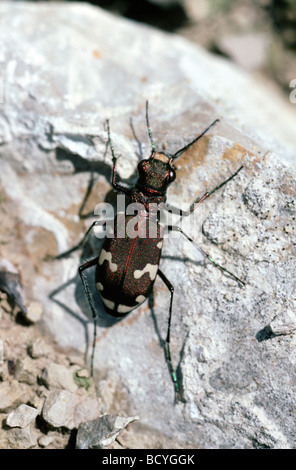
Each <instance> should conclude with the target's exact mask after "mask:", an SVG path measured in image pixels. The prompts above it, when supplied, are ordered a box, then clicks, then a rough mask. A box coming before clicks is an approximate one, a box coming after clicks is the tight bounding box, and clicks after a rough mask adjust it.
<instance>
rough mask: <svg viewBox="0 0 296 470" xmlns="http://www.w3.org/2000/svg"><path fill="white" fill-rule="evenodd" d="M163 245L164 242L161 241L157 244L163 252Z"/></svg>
mask: <svg viewBox="0 0 296 470" xmlns="http://www.w3.org/2000/svg"><path fill="white" fill-rule="evenodd" d="M162 245H163V243H162V241H160V242H158V243H157V245H156V246H157V248H158V249H159V250H161V249H162Z"/></svg>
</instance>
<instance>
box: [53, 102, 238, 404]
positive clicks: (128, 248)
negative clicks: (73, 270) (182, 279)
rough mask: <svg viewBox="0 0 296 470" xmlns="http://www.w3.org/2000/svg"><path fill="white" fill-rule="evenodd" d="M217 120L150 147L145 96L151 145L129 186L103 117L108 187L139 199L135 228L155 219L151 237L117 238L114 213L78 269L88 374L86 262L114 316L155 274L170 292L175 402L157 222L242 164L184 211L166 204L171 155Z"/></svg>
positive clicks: (141, 297) (136, 301) (140, 296)
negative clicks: (161, 147) (175, 143)
mask: <svg viewBox="0 0 296 470" xmlns="http://www.w3.org/2000/svg"><path fill="white" fill-rule="evenodd" d="M218 121H219V119H216V120H215V121H214V122H212V124H210V125H209V126H208V127H207V128H206V129H205V130H204V131H203V132H202V133H201V134H200V135H199V136H198V137H196V138H195V139H193V140H192V141H191V142H189V143H188V144H187V145H185V146H184V147H182V148H181V149H180V150H178V151H177V152H175V153H174V154H170V153H167V152H158V151H156V150H155V145H154V141H153V138H152V133H151V129H150V123H149V118H148V101H146V125H147V130H148V136H149V140H150V144H151V148H152V150H151V155H150V157H149V158H148V159H143V160H141V161H140V162H139V163H138V180H137V182H136V184H135V186H133V187H130V188H128V187H126V186H124V185H122V184H120V183H119V182H118V175H117V171H116V165H117V157H116V156H115V153H114V149H113V144H112V140H111V134H110V127H109V120H107V121H106V125H107V132H108V145H109V146H110V150H111V154H112V161H113V170H112V186H113V188H114V189H115V190H116V191H117V192H119V193H123V194H125V195H127V196H129V198H130V201H131V202H132V203H141V204H142V207H143V210H142V212H141V213H140V214H139V218H138V227H139V228H140V226H142V227H144V228H148V224H149V222H150V221H151V218H154V220H156V236H155V237H153V238H150V237H149V236H146V238H141V237H140V236H138V237H134V238H130V237H128V236H125V237H124V238H119V237H118V236H117V226H118V224H117V223H116V222H117V218H118V217H119V214H117V215H116V217H115V221H114V236H113V237H112V238H110V237H107V238H105V241H104V243H103V247H102V249H101V252H100V254H99V256H97V257H95V258H94V259H91V260H89V261H87V262H86V263H84V264H82V265H81V266H80V267H79V269H78V271H79V275H80V278H81V281H82V284H83V288H84V291H85V294H86V297H87V300H88V303H89V306H90V309H91V312H92V318H93V322H94V338H93V346H92V355H91V375H93V363H94V354H95V344H96V325H97V314H96V311H95V307H94V304H93V300H92V296H91V291H90V288H89V285H88V281H87V278H86V273H85V271H86V270H87V269H89V268H91V267H94V266H96V274H95V276H96V277H95V281H96V287H97V290H98V292H99V295H100V297H101V299H102V302H103V304H104V308H105V311H106V312H107V313H108V314H109V315H111V316H113V317H117V318H120V317H125V316H126V315H127V314H128V313H129V312H131V311H132V310H134V309H135V308H137V307H138V306H139V305H141V304H142V303H143V302H145V300H146V299H147V298H148V297H149V295H150V294H151V292H152V289H153V285H154V282H155V278H156V276H157V275H158V276H159V277H160V279H161V280H162V281H163V282H164V284H165V286H166V287H167V289H168V290H169V292H170V304H169V315H168V325H167V334H166V340H165V347H164V351H165V358H166V361H167V364H168V368H169V372H170V375H171V379H172V382H173V384H174V389H175V397H176V401H179V400H180V399H181V394H180V388H179V384H178V380H177V376H176V373H175V371H174V368H173V365H172V359H171V352H170V331H171V320H172V308H173V296H174V287H173V285H172V284H171V282H170V281H169V280H168V279H167V277H166V276H165V274H164V273H163V272H162V271H161V270H160V268H159V262H160V257H161V251H162V245H163V228H164V227H163V226H162V224H161V223H160V211H161V210H164V211H170V212H171V213H174V214H178V215H179V217H180V220H181V218H182V217H187V216H189V215H190V214H192V213H193V211H194V210H195V209H196V208H197V207H198V206H199V205H200V204H201V203H202V202H204V201H205V200H206V199H207V198H208V197H210V196H212V195H213V194H214V193H215V192H216V191H218V189H220V188H222V187H223V186H225V185H226V184H227V183H228V182H229V181H230V180H232V179H233V178H234V177H235V176H236V175H237V174H238V173H239V172H240V171H241V169H242V168H243V166H241V167H240V168H239V169H238V170H237V171H236V172H235V173H234V174H233V175H231V176H230V177H229V178H228V179H227V180H225V181H223V182H222V183H221V184H219V185H218V186H216V187H215V188H214V189H213V190H212V191H209V192H206V193H205V194H204V195H203V196H202V197H201V198H198V199H196V200H195V201H194V202H193V203H192V204H191V206H190V207H189V210H187V211H184V210H181V209H178V208H176V207H174V206H171V205H169V204H167V203H166V192H167V189H168V187H169V185H170V184H171V183H172V182H173V181H174V180H175V178H176V168H175V166H174V162H175V160H176V159H177V158H178V157H179V156H180V155H181V154H182V153H183V152H185V151H186V150H187V149H188V148H189V147H191V146H192V145H193V144H194V143H195V142H196V141H197V140H199V139H200V138H201V137H202V136H203V135H204V134H206V132H208V130H209V129H210V128H211V127H213V126H214V125H215V124H216V123H217V122H218ZM153 203H154V205H153ZM155 203H156V204H157V207H158V210H157V213H155V210H151V209H150V208H151V207H155ZM121 216H122V214H121ZM131 217H132V216H130V215H124V218H123V219H121V223H123V224H125V226H127V224H128V222H129V221H130V219H131ZM98 223H99V222H98V221H95V222H93V224H92V225H91V226H90V227H89V229H88V230H87V232H86V234H85V235H84V237H83V239H82V240H81V241H80V243H78V244H77V245H76V246H74V247H73V248H71V249H70V250H68V251H66V252H65V253H63V254H60V255H58V256H57V257H55V259H59V258H62V257H64V256H67V255H69V254H70V253H72V252H73V251H75V250H77V249H79V248H81V247H82V246H83V245H84V243H85V241H86V239H87V237H88V235H89V233H90V231H91V230H92V229H93V228H94V226H95V225H97V224H98ZM167 230H168V232H172V231H178V232H180V233H181V234H182V235H183V236H184V237H185V238H186V239H187V240H188V241H189V242H191V243H192V244H193V245H194V246H195V248H196V249H197V250H198V251H199V252H200V253H201V254H202V255H203V257H205V258H207V259H208V260H209V261H210V262H211V263H212V264H213V265H214V266H216V267H217V268H219V269H220V270H221V271H223V272H224V273H228V274H229V275H230V276H231V277H232V278H233V279H234V280H236V281H237V282H238V283H240V284H241V285H243V286H244V282H243V281H241V280H240V279H239V278H238V277H236V276H235V275H234V274H232V273H231V272H230V271H228V270H227V269H226V268H224V267H223V266H221V265H220V264H218V263H216V262H215V261H214V260H213V259H212V258H211V257H210V256H209V255H208V253H206V252H205V251H204V250H203V249H202V248H200V247H199V246H198V245H197V244H196V243H195V242H194V240H193V239H192V238H191V237H189V236H188V235H187V234H186V233H184V231H183V230H182V229H181V228H180V227H179V226H175V225H168V226H167Z"/></svg>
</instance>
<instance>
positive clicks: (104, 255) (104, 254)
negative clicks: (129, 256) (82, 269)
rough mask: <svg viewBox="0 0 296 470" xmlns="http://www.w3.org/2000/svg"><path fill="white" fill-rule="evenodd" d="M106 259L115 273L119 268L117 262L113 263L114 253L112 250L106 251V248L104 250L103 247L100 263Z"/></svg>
mask: <svg viewBox="0 0 296 470" xmlns="http://www.w3.org/2000/svg"><path fill="white" fill-rule="evenodd" d="M105 260H106V261H108V262H109V268H110V270H111V271H112V272H113V273H115V271H117V269H118V266H117V264H116V263H112V253H111V252H110V251H106V250H104V248H102V251H101V254H100V258H99V264H103V263H104V261H105Z"/></svg>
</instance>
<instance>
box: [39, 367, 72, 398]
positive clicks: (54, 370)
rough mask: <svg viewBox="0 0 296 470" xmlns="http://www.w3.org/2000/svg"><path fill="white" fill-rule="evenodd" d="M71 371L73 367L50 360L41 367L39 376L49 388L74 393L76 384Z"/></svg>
mask: <svg viewBox="0 0 296 470" xmlns="http://www.w3.org/2000/svg"><path fill="white" fill-rule="evenodd" d="M73 373H74V370H73V368H69V367H67V366H65V365H63V364H56V363H54V362H52V363H50V364H49V365H48V366H46V367H45V368H44V369H43V371H42V374H41V377H40V378H41V380H42V382H43V383H44V385H45V386H46V387H47V388H48V389H49V390H53V389H64V390H68V391H70V392H74V393H75V392H76V391H77V390H78V386H77V385H76V384H75V382H74V380H73Z"/></svg>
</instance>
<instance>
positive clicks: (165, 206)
mask: <svg viewBox="0 0 296 470" xmlns="http://www.w3.org/2000/svg"><path fill="white" fill-rule="evenodd" d="M242 168H243V166H241V167H240V168H239V169H238V170H237V171H236V172H235V173H233V175H231V176H230V177H229V178H227V180H225V181H223V182H222V183H220V184H219V185H218V186H216V187H215V188H214V189H212V191H210V192H206V193H205V194H204V195H203V196H202V197H200V198H197V199H196V200H195V201H194V202H193V203H192V204H191V206H190V207H189V210H188V211H185V210H182V209H179V208H178V207H175V206H171V205H170V204H166V203H160V204H159V208H160V209H164V210H166V211H170V212H172V213H173V214H177V215H179V216H180V219H181V218H182V217H188V216H189V215H191V214H192V212H194V211H195V209H196V208H197V206H199V204H201V203H202V202H204V201H205V199H207V198H208V197H210V196H212V194H214V193H215V192H216V191H218V189H220V188H222V186H224V185H225V184H227V183H228V182H229V181H230V180H232V178H234V177H235V176H236V175H237V174H238V173H239V172H240V171H241V169H242Z"/></svg>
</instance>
